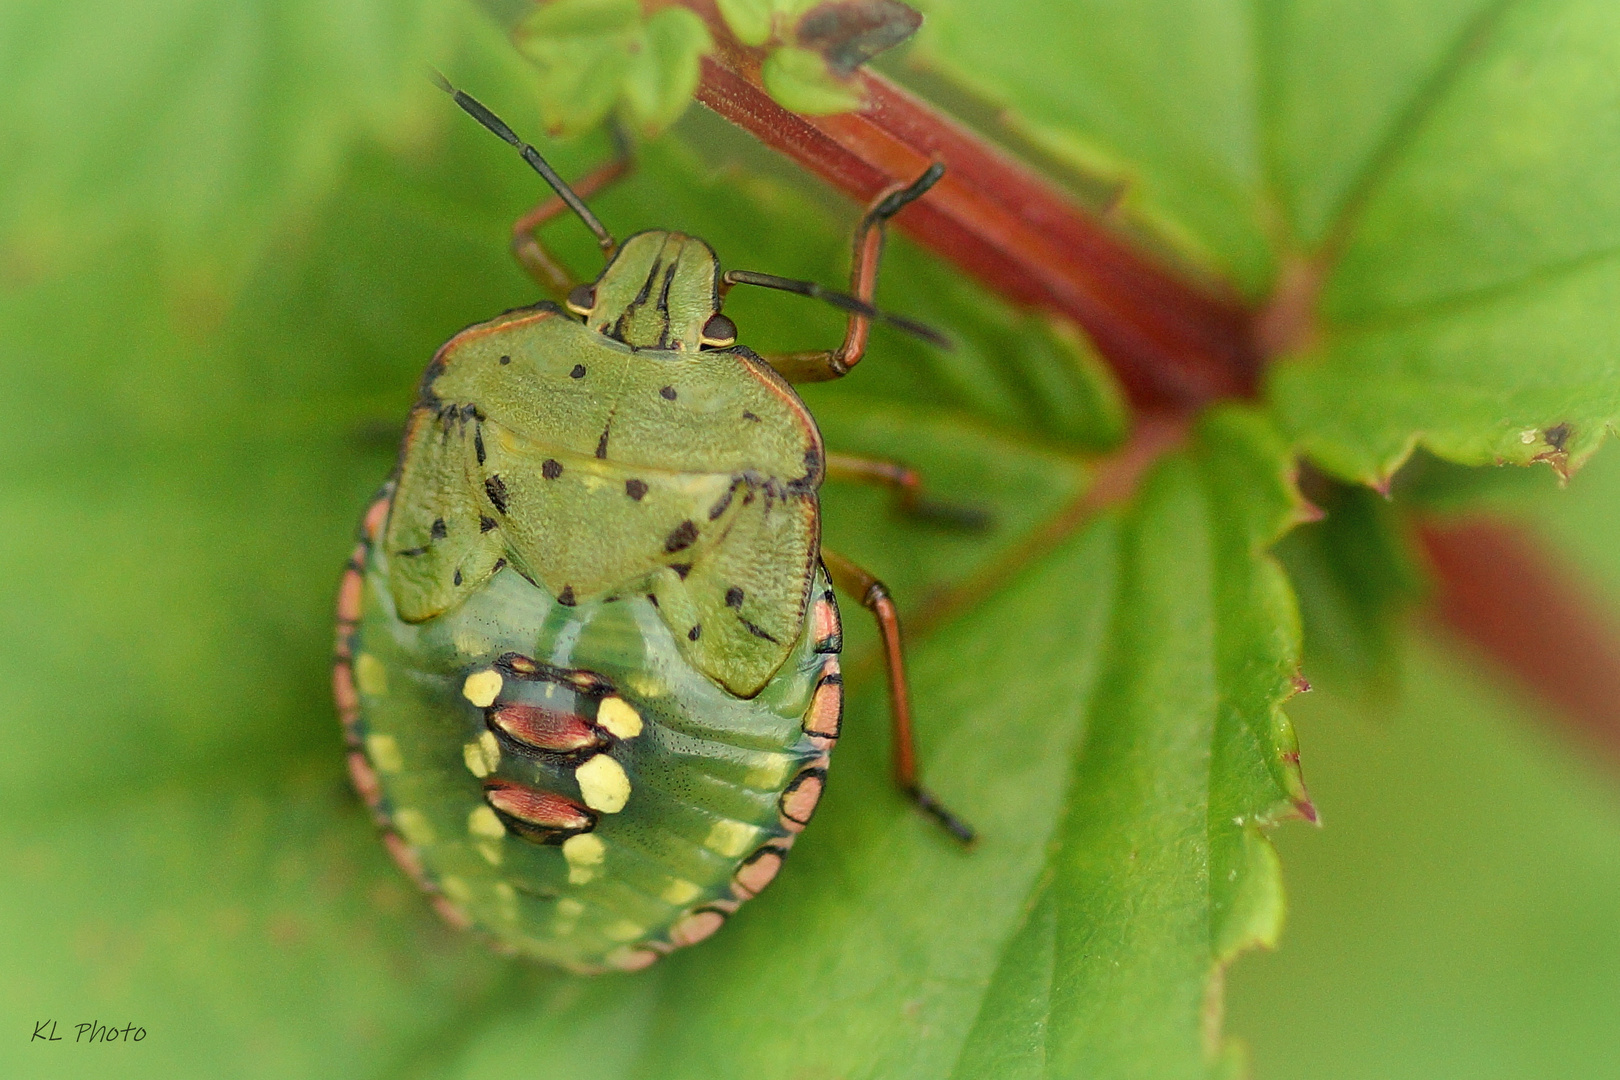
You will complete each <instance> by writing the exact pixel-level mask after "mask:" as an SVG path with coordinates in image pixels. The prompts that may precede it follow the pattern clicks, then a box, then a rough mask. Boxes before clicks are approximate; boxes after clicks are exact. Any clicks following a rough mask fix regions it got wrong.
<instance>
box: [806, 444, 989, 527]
mask: <svg viewBox="0 0 1620 1080" xmlns="http://www.w3.org/2000/svg"><path fill="white" fill-rule="evenodd" d="M827 479H829V480H848V481H853V482H855V483H861V484H880V485H882V486H884V487H886V488H888V489H889V490H890V491H893V492H894V497H895V499H894V501H895V506H896V507H897V508H898V509H899V510H900V512H901V513H903V514H906V515H909V516H911V517H914V518H917V519H918V520H920V521H926V522H928V523H930V524H932V525H938V526H941V527H943V528H947V529H961V530H963V531H965V532H982V531H983V530H985V529H988V528H989V527H990V514H989V512H988V511H986V510H984V509H983V508H982V507H978V506H965V505H961V504H957V503H947V502H939V501H937V500H935V499H931V498H929V497H928V496H927V495H926V494H925V493H924V492H923V483H922V477H921V476H919V475H917V471H916V470H915V469H912V468H910V467H909V466H906V465H902V464H900V463H899V462H898V461H889V460H887V459H885V458H872V457H862V456H861V455H859V454H840V453H836V452H832V451H829V452H828V454H827Z"/></svg>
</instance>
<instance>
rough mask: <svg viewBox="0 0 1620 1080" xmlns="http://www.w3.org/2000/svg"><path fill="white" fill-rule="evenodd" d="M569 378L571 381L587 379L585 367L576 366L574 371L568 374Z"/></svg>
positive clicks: (581, 365) (582, 365)
mask: <svg viewBox="0 0 1620 1080" xmlns="http://www.w3.org/2000/svg"><path fill="white" fill-rule="evenodd" d="M568 377H569V378H570V379H583V378H584V377H585V365H584V364H575V365H574V370H573V371H570V372H569V373H568Z"/></svg>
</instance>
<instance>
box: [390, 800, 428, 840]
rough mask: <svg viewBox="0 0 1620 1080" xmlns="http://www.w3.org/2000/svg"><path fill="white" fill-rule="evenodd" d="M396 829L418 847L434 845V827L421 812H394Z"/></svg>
mask: <svg viewBox="0 0 1620 1080" xmlns="http://www.w3.org/2000/svg"><path fill="white" fill-rule="evenodd" d="M394 827H395V828H397V829H398V830H399V833H400V835H401V836H403V837H404V838H405V839H406V840H407V841H408V842H409V843H411V844H413V845H414V846H416V847H426V846H427V845H429V844H431V843H433V839H434V837H433V826H432V825H431V824H429V822H428V819H427V818H425V817H423V816H422V812H421V811H420V810H412V809H410V808H408V807H407V808H406V809H403V810H395V811H394Z"/></svg>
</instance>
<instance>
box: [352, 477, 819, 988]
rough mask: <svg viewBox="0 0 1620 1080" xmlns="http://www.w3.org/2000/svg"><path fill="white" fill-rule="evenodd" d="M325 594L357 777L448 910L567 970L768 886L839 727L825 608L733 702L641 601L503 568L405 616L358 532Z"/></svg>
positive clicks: (685, 929)
mask: <svg viewBox="0 0 1620 1080" xmlns="http://www.w3.org/2000/svg"><path fill="white" fill-rule="evenodd" d="M387 499H388V494H387V493H386V492H385V494H384V496H383V497H382V498H380V499H379V500H378V502H377V503H376V504H375V505H374V506H373V507H372V509H371V510H370V511H369V512H368V514H367V516H366V522H365V529H364V533H365V538H364V539H362V541H361V544H360V546H359V547H358V548H357V549H356V552H355V559H354V560H353V562H352V563H351V565H350V567H349V569H348V571H347V572H346V573H345V575H344V580H343V585H342V588H341V590H340V594H339V602H338V647H337V662H336V668H335V673H334V687H335V692H336V696H337V702H338V709H339V712H340V714H341V715H342V718H343V723H344V730H345V733H346V736H347V738H348V741H349V744H350V754H349V763H350V769H351V772H352V773H353V776H354V780H355V784H356V787H357V788H358V789H359V791H360V793H361V795H362V796H363V797H364V798H365V799H366V801H367V803H368V804H369V805H370V806H371V808H372V810H373V813H374V815H375V816H376V818H377V820H378V823H379V824H380V825H381V826H382V828H383V829H384V830H385V833H384V837H385V840H386V842H387V843H388V846H389V849H390V850H391V851H392V852H393V854H394V856H395V858H396V859H397V860H398V861H399V862H400V864H401V865H402V866H403V867H404V869H405V870H406V871H407V872H408V873H410V874H411V875H412V876H413V877H414V878H415V879H416V880H417V881H418V883H419V884H421V885H422V887H423V888H425V889H426V890H427V891H428V892H429V894H430V895H432V896H433V898H434V903H435V906H437V907H438V909H439V911H440V912H441V913H442V914H443V915H444V916H445V917H446V918H447V919H449V920H450V921H451V922H453V923H455V924H457V925H462V926H466V925H471V926H475V927H478V928H480V929H482V930H484V931H486V932H488V933H489V934H491V935H492V936H493V937H494V938H495V939H496V940H497V942H498V943H500V944H501V945H503V946H505V947H507V948H509V949H511V950H513V951H516V952H519V953H523V954H526V955H530V956H533V957H536V958H538V959H541V960H545V961H548V962H551V963H556V964H561V965H563V966H565V967H569V968H572V969H575V970H581V971H591V970H601V969H603V968H623V969H634V968H639V967H643V966H645V965H646V964H649V963H651V962H652V961H654V960H655V959H657V958H658V956H659V955H661V954H663V953H665V952H668V951H669V950H671V949H673V948H677V947H679V946H682V945H689V944H692V943H694V942H696V941H699V940H702V939H703V938H705V937H707V936H708V935H709V934H711V933H713V932H714V931H715V930H716V929H718V928H719V927H720V925H721V924H722V923H723V922H724V921H725V919H726V917H727V916H728V915H729V914H730V913H731V912H732V911H734V910H735V909H736V907H737V905H738V904H739V903H741V902H742V901H743V900H746V899H748V898H749V897H751V896H753V895H754V894H755V893H757V892H759V891H760V890H761V889H763V888H764V887H765V885H767V884H769V882H770V881H771V879H772V878H773V877H774V876H775V874H776V871H777V869H778V868H779V867H780V866H781V862H782V859H783V857H784V856H785V855H786V853H787V850H788V848H789V847H790V846H791V845H792V843H793V840H794V838H795V837H796V835H797V834H798V832H799V830H800V829H802V828H803V827H804V824H805V823H806V822H807V821H808V820H809V818H810V814H811V812H812V811H813V810H814V808H815V804H816V801H817V799H818V798H819V797H820V794H821V789H822V786H823V783H824V781H825V776H826V768H827V760H828V753H829V751H830V750H831V749H832V746H833V744H834V742H835V741H836V740H837V737H838V729H839V722H840V717H841V714H842V705H843V691H842V685H841V680H840V678H839V675H838V650H839V644H840V643H839V625H838V614H837V608H836V606H835V605H834V603H833V600H832V592H831V588H830V586H829V585H828V582H827V578H826V574H825V572H818V574H817V575H816V580H815V586H814V589H813V592H812V594H811V605H810V611H809V615H808V617H807V618H806V619H805V623H804V630H803V632H802V633H801V635H800V639H799V641H798V642H797V643H796V645H795V647H794V649H793V651H792V652H791V654H790V655H789V657H788V659H787V661H786V662H785V663H784V664H783V666H782V668H781V670H780V671H779V672H778V673H777V675H776V676H775V677H774V678H773V679H772V680H771V682H770V683H769V684H768V685H767V686H766V687H765V689H764V690H763V691H762V692H761V693H759V694H758V695H757V696H755V697H754V698H752V699H749V700H741V699H738V698H735V697H733V696H731V695H730V694H728V693H726V692H725V691H724V690H722V689H720V688H719V687H718V686H717V685H716V684H715V683H713V682H712V681H710V680H709V679H707V678H705V677H703V676H702V675H700V674H698V673H697V672H696V671H694V670H693V669H692V668H691V667H690V665H688V664H687V663H685V662H684V661H683V660H682V659H681V655H680V650H679V649H678V647H677V645H676V642H675V641H674V639H673V637H672V635H671V634H670V631H669V629H668V627H667V625H666V624H665V622H664V620H663V619H661V618H660V617H659V614H658V611H657V610H656V608H655V607H654V604H653V601H652V600H650V598H649V597H647V596H645V595H640V594H633V595H625V596H621V597H618V598H615V599H611V600H604V601H601V602H597V603H592V604H578V605H563V604H560V603H558V602H556V601H555V600H554V599H553V598H552V597H551V596H550V594H548V593H547V592H546V591H545V590H544V589H542V588H539V587H537V586H535V585H533V584H531V583H530V582H528V581H527V580H525V579H524V578H523V577H521V576H520V575H518V574H517V573H516V572H515V571H514V570H512V569H511V568H507V569H504V570H502V571H501V572H499V573H497V574H496V575H495V577H493V578H492V579H491V580H490V581H489V583H488V584H487V585H486V586H485V587H484V588H482V589H480V590H478V591H477V592H475V593H473V594H472V595H471V596H470V597H469V598H468V599H467V601H466V602H465V603H463V604H461V605H460V606H458V607H456V608H454V609H452V610H451V611H448V612H446V613H445V614H443V615H441V616H439V617H437V618H434V619H430V620H428V621H427V622H425V623H421V624H417V625H411V624H407V623H405V622H403V621H401V620H400V619H399V618H397V617H396V615H395V613H394V610H393V607H392V601H391V599H390V593H389V588H388V581H387V574H388V563H387V558H386V555H385V553H384V552H382V551H381V550H380V545H376V544H373V543H371V540H372V539H374V538H375V536H376V535H377V532H378V530H379V528H380V526H381V524H382V521H383V519H384V518H385V516H386V514H387Z"/></svg>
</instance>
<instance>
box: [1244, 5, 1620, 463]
mask: <svg viewBox="0 0 1620 1080" xmlns="http://www.w3.org/2000/svg"><path fill="white" fill-rule="evenodd" d="M1467 29H1468V30H1469V32H1470V36H1469V37H1468V38H1467V40H1466V41H1459V42H1458V43H1457V44H1456V45H1454V46H1453V48H1452V49H1451V51H1450V53H1449V54H1448V55H1447V56H1446V57H1445V64H1444V66H1442V67H1439V68H1438V69H1437V70H1435V71H1434V72H1433V73H1432V74H1431V76H1430V77H1429V80H1428V83H1427V85H1426V86H1424V87H1423V88H1422V93H1421V95H1420V96H1418V97H1417V98H1415V99H1414V100H1413V101H1412V102H1411V105H1410V114H1409V116H1408V118H1407V120H1406V123H1405V124H1404V126H1403V127H1402V128H1401V129H1400V132H1399V134H1400V135H1401V136H1402V137H1401V138H1400V139H1399V140H1398V141H1392V142H1391V143H1390V144H1389V145H1388V146H1387V147H1386V148H1385V149H1384V150H1383V152H1382V153H1381V154H1380V155H1379V156H1377V157H1375V158H1372V159H1371V160H1370V161H1369V162H1368V163H1367V164H1366V165H1365V166H1364V168H1365V169H1367V174H1366V176H1365V177H1364V179H1363V180H1362V190H1361V191H1360V192H1358V196H1359V200H1358V201H1357V202H1354V203H1352V204H1350V208H1351V209H1352V210H1353V211H1354V216H1353V217H1350V218H1348V219H1347V220H1345V221H1344V222H1343V223H1342V224H1340V225H1339V226H1338V228H1339V231H1340V232H1341V233H1342V238H1339V239H1337V240H1336V241H1335V246H1336V247H1337V248H1339V249H1341V250H1340V251H1339V252H1336V253H1335V254H1336V255H1337V258H1336V259H1335V261H1334V265H1333V266H1332V268H1331V271H1330V273H1329V274H1328V277H1327V281H1326V284H1325V286H1324V294H1323V301H1322V319H1323V328H1322V341H1321V344H1319V345H1318V346H1316V347H1315V348H1313V349H1312V350H1310V351H1309V353H1307V354H1306V355H1305V356H1303V357H1302V358H1301V359H1300V360H1299V361H1298V362H1297V363H1293V364H1289V365H1287V366H1285V367H1283V368H1281V369H1280V370H1279V371H1278V373H1277V375H1276V377H1275V378H1274V379H1273V382H1272V385H1271V390H1270V392H1271V396H1272V398H1273V400H1274V401H1276V403H1277V409H1278V412H1279V414H1280V415H1282V416H1283V417H1284V418H1285V419H1286V421H1287V422H1288V423H1289V424H1290V425H1291V426H1292V428H1293V429H1294V430H1295V431H1297V432H1298V433H1299V437H1300V441H1301V443H1302V445H1303V446H1304V447H1305V448H1306V449H1307V450H1308V451H1309V452H1310V453H1311V454H1312V456H1313V457H1314V458H1316V459H1317V460H1318V461H1320V462H1321V463H1322V464H1323V465H1324V466H1326V467H1327V468H1329V469H1332V470H1333V471H1334V472H1336V473H1338V474H1340V475H1342V476H1345V477H1348V478H1353V479H1357V480H1361V481H1364V482H1383V481H1385V480H1386V479H1387V478H1388V477H1389V476H1390V475H1391V474H1392V473H1393V471H1394V470H1395V468H1397V467H1398V466H1399V465H1400V463H1401V462H1402V461H1404V460H1405V458H1406V456H1407V455H1408V454H1409V453H1410V452H1411V451H1412V448H1413V447H1414V446H1415V445H1422V446H1425V447H1427V448H1428V449H1429V450H1431V451H1432V452H1434V453H1435V454H1437V455H1439V456H1441V457H1444V458H1447V459H1449V460H1452V461H1457V462H1461V463H1464V464H1471V465H1481V464H1489V463H1492V462H1497V461H1507V462H1515V463H1525V462H1531V461H1550V462H1551V463H1553V465H1554V466H1555V467H1556V468H1558V469H1559V470H1560V471H1568V470H1569V469H1573V468H1575V467H1577V466H1579V465H1580V464H1581V462H1583V461H1584V460H1585V459H1586V458H1587V457H1588V456H1589V455H1590V454H1591V453H1592V451H1593V450H1594V449H1595V448H1596V447H1597V445H1598V444H1599V443H1600V442H1601V441H1602V440H1603V438H1604V437H1605V435H1606V434H1607V433H1608V431H1609V430H1610V429H1612V428H1613V426H1614V425H1615V424H1616V422H1617V419H1620V363H1617V361H1616V359H1615V358H1616V355H1617V346H1620V339H1617V337H1616V335H1615V332H1614V329H1613V327H1611V326H1610V325H1609V324H1608V321H1607V320H1605V319H1602V318H1595V317H1593V316H1594V313H1596V312H1599V311H1602V310H1604V309H1606V308H1607V307H1610V306H1612V304H1613V303H1614V298H1615V297H1616V296H1617V295H1620V271H1617V270H1616V263H1615V259H1614V249H1615V241H1616V237H1617V236H1620V199H1617V197H1616V195H1615V193H1614V191H1613V190H1612V187H1611V186H1609V185H1605V184H1604V183H1603V182H1602V181H1601V180H1600V179H1599V178H1600V177H1602V176H1604V175H1606V174H1609V173H1612V172H1613V171H1614V169H1615V168H1616V166H1617V164H1620V136H1617V135H1616V134H1615V133H1614V132H1613V131H1612V130H1611V128H1610V126H1609V125H1607V124H1604V123H1602V122H1599V121H1597V119H1596V118H1598V117H1602V116H1606V115H1609V114H1610V113H1612V112H1613V111H1614V109H1615V108H1616V107H1617V106H1620V88H1617V87H1616V85H1615V83H1614V81H1613V79H1612V78H1611V71H1612V69H1613V65H1614V63H1615V62H1616V61H1617V60H1620V52H1617V51H1616V50H1617V48H1620V46H1617V45H1616V41H1617V40H1620V38H1617V36H1616V35H1617V32H1620V22H1617V15H1616V12H1615V10H1614V9H1613V7H1612V6H1611V5H1608V4H1603V3H1595V2H1584V3H1583V2H1579V0H1567V2H1561V3H1546V4H1536V5H1512V6H1508V5H1497V6H1495V7H1493V8H1491V9H1489V10H1488V11H1487V12H1485V13H1484V14H1482V15H1480V16H1478V17H1476V18H1475V19H1474V20H1473V21H1472V22H1471V23H1470V24H1468V27H1467Z"/></svg>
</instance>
